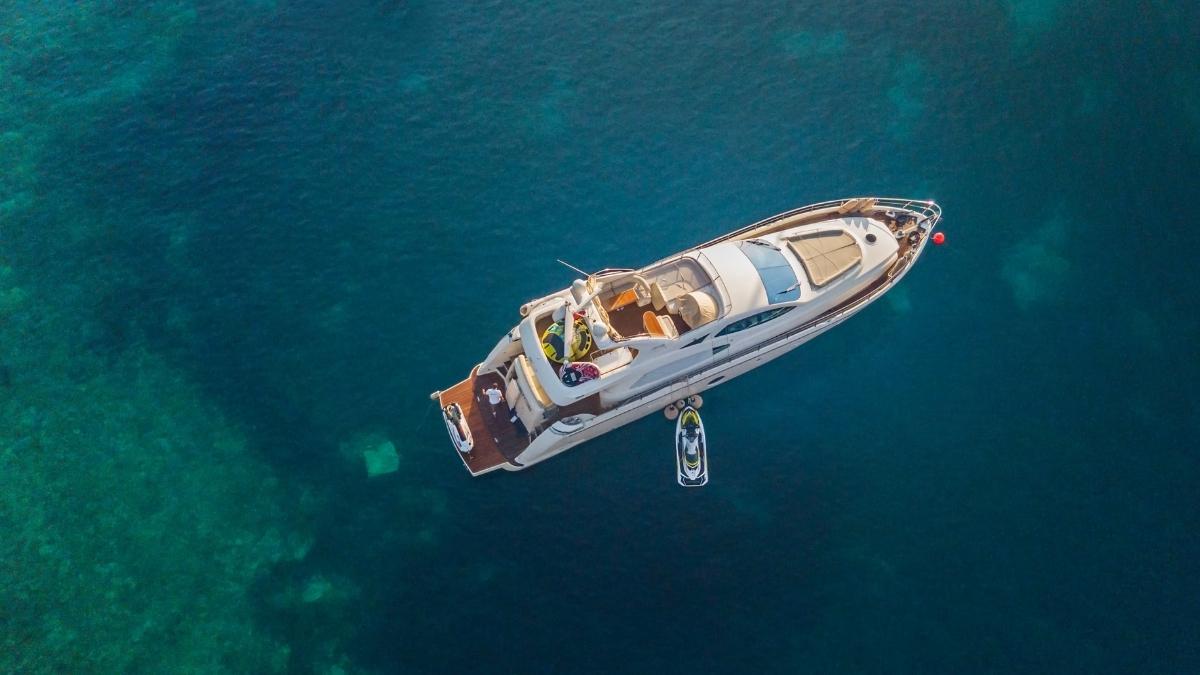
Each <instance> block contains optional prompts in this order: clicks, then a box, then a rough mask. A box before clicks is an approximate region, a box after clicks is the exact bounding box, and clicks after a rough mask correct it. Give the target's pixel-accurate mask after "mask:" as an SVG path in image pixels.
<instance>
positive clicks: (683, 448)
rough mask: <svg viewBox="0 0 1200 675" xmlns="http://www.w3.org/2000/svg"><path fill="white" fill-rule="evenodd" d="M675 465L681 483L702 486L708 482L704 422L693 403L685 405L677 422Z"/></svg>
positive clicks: (687, 485)
mask: <svg viewBox="0 0 1200 675" xmlns="http://www.w3.org/2000/svg"><path fill="white" fill-rule="evenodd" d="M675 465H676V468H677V469H678V471H679V484H680V485H682V486H684V487H700V486H701V485H704V484H706V483H708V448H707V446H706V444H705V440H704V422H701V421H700V413H698V412H696V409H695V408H693V407H692V406H691V405H687V406H684V408H683V410H682V411H680V413H679V417H678V418H677V419H676V422H675Z"/></svg>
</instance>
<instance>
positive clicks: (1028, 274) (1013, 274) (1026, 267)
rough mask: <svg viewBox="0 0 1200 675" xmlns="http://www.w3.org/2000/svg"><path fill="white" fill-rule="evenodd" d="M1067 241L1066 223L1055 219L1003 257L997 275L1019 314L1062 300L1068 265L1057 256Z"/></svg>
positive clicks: (1062, 257) (1063, 219)
mask: <svg viewBox="0 0 1200 675" xmlns="http://www.w3.org/2000/svg"><path fill="white" fill-rule="evenodd" d="M1066 239H1067V221H1066V219H1065V218H1063V217H1061V216H1055V217H1053V218H1051V219H1050V220H1048V221H1046V223H1045V224H1044V225H1042V226H1041V227H1040V228H1038V229H1037V230H1036V231H1034V232H1033V233H1032V235H1031V236H1029V237H1027V238H1025V239H1024V240H1021V241H1019V242H1018V243H1017V244H1016V245H1014V246H1013V247H1012V248H1011V249H1010V250H1009V251H1008V253H1007V254H1006V255H1005V256H1004V263H1003V266H1002V268H1001V272H1000V273H1001V276H1003V277H1004V280H1005V282H1007V283H1008V285H1009V288H1010V289H1011V290H1012V294H1013V301H1014V302H1016V303H1017V306H1018V307H1020V308H1021V309H1022V310H1028V309H1030V308H1032V307H1034V306H1035V305H1038V304H1043V303H1053V302H1057V301H1059V300H1061V299H1062V295H1063V293H1064V291H1065V289H1066V285H1067V279H1068V277H1069V276H1070V272H1071V261H1070V260H1068V259H1067V258H1065V257H1064V256H1063V255H1062V254H1061V253H1060V252H1059V251H1061V250H1062V249H1063V248H1064V247H1065V245H1066Z"/></svg>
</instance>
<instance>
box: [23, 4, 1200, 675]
mask: <svg viewBox="0 0 1200 675" xmlns="http://www.w3.org/2000/svg"><path fill="white" fill-rule="evenodd" d="M56 11H59V12H61V16H60V15H58V14H55V12H56ZM74 11H77V10H74V9H72V8H69V7H63V8H60V10H51V9H46V8H44V7H43V8H31V7H25V6H21V7H16V8H12V9H6V10H3V12H5V13H7V15H8V17H9V18H10V19H12V18H13V17H15V16H17V15H21V16H25V17H26V20H30V21H31V19H28V17H29V16H30V15H33V16H36V17H40V18H39V19H38V20H39V21H42V22H44V23H41V24H36V25H34V24H28V25H26V24H15V23H13V24H10V25H13V26H17V27H15V28H10V29H8V30H9V35H10V41H11V38H12V36H15V37H16V39H17V43H16V44H17V48H18V50H25V52H22V53H20V54H17V56H10V57H8V58H10V61H11V62H9V63H8V66H7V67H8V68H9V71H10V72H13V73H18V74H19V75H20V78H14V79H11V80H10V83H11V85H10V86H11V87H12V89H11V90H10V91H9V92H8V93H7V94H6V99H5V100H6V101H7V103H6V105H7V108H6V110H5V112H4V116H2V117H0V120H4V121H5V123H6V124H7V125H8V126H9V127H10V128H11V129H13V130H14V132H19V136H18V137H17V138H15V139H13V138H11V137H10V138H9V140H8V141H7V146H6V147H10V148H14V147H15V148H21V149H22V150H21V152H19V153H17V152H16V151H13V154H12V156H14V157H17V156H19V157H21V158H23V159H21V160H20V162H21V163H20V167H21V168H22V172H23V173H21V172H17V171H16V170H15V169H11V168H10V170H9V178H8V179H7V180H8V181H9V182H8V183H6V184H5V185H6V186H7V187H6V188H5V189H6V190H8V191H9V192H10V193H12V194H17V195H18V196H21V195H24V196H23V197H21V200H19V201H12V202H11V203H10V204H11V210H10V211H8V212H6V215H5V217H6V218H7V219H8V220H7V221H6V222H5V223H4V226H5V227H6V228H8V229H7V231H6V233H5V234H6V237H7V240H8V244H7V245H8V247H9V250H8V252H7V253H6V255H7V256H8V258H9V259H10V262H9V263H8V264H11V266H12V268H13V269H14V270H15V272H14V274H18V275H23V276H22V278H24V279H26V281H25V282H24V283H26V285H28V286H29V287H31V288H32V287H37V286H38V285H39V284H40V285H41V286H42V287H45V288H52V289H58V290H56V291H54V292H53V293H49V294H48V295H51V296H53V297H55V298H58V300H57V301H60V302H61V303H63V306H64V307H68V308H69V309H68V310H64V311H70V312H73V313H74V314H76V315H78V316H80V317H83V318H81V319H80V321H82V322H84V323H83V324H82V325H84V326H85V328H82V329H80V330H81V331H82V334H81V335H73V336H68V335H66V334H64V336H63V338H62V339H63V340H64V344H66V343H67V341H69V340H74V342H70V344H84V345H86V348H87V349H88V350H90V351H91V352H93V353H95V354H97V355H99V356H97V358H101V359H109V360H110V361H111V362H119V359H120V358H121V357H120V355H121V354H123V353H125V352H126V351H127V350H130V349H133V348H136V349H139V350H145V351H148V352H149V353H152V354H154V355H156V356H157V357H158V358H161V359H163V360H164V361H165V362H166V363H168V364H169V367H170V368H172V369H174V370H173V371H172V372H177V373H180V376H179V377H180V378H181V379H182V381H186V382H188V383H189V385H188V386H195V387H196V388H197V390H198V391H199V392H201V395H202V397H203V398H204V400H206V401H208V402H210V403H211V404H212V405H213V406H214V408H215V409H216V410H219V411H220V414H221V415H222V416H223V419H225V420H227V421H228V423H229V424H232V425H234V426H235V427H236V428H237V429H238V430H239V432H240V433H242V434H244V436H245V438H246V448H245V456H246V457H245V460H246V462H256V463H259V464H258V465H261V466H262V467H263V469H262V470H263V471H264V472H266V473H269V475H270V476H271V478H270V479H269V480H270V481H272V482H271V483H270V484H271V485H272V486H276V487H278V492H279V493H280V494H281V495H282V496H280V497H278V504H280V510H279V513H278V514H277V515H276V516H272V517H271V518H270V519H265V520H267V521H268V522H266V523H263V524H259V525H256V526H255V527H259V528H260V529H261V530H265V529H268V528H269V529H270V531H272V532H276V533H279V532H282V533H285V536H286V533H289V532H302V533H304V536H305V537H308V538H309V539H310V540H311V542H312V545H311V549H310V550H307V551H306V552H304V553H303V554H302V555H298V556H293V557H291V558H286V559H280V560H273V561H271V562H270V564H264V565H262V566H261V568H259V569H256V571H255V572H254V574H253V575H252V578H253V583H251V584H249V585H248V586H247V587H246V588H245V589H244V592H239V593H238V595H237V596H236V597H237V598H238V602H240V603H242V605H244V609H245V613H246V614H247V615H249V616H251V617H252V620H251V621H250V622H249V624H247V625H248V626H249V630H252V631H254V632H255V633H256V634H260V635H262V636H264V639H265V640H270V641H273V642H274V643H276V644H279V645H284V646H286V648H287V652H286V654H285V656H284V657H280V658H278V659H276V660H275V661H274V662H272V665H271V667H273V668H276V669H285V670H290V671H293V672H313V671H316V672H336V671H332V670H330V669H331V668H335V667H336V668H341V669H342V670H343V671H344V672H418V673H453V672H495V673H582V672H597V673H612V672H662V673H668V672H670V673H675V672H817V673H828V672H881V673H897V672H913V673H931V672H947V673H963V672H1014V671H1028V672H1087V673H1092V672H1157V673H1184V672H1195V671H1196V670H1197V669H1198V668H1200V641H1198V640H1197V636H1198V635H1200V607H1198V605H1197V598H1200V582H1198V581H1197V578H1198V577H1197V573H1198V572H1200V541H1198V535H1197V532H1198V528H1200V508H1198V504H1200V502H1198V500H1197V498H1196V495H1197V488H1198V487H1200V485H1198V478H1200V462H1198V460H1197V456H1196V451H1197V441H1198V439H1200V408H1198V407H1197V403H1196V400H1197V399H1196V397H1195V395H1194V392H1193V388H1194V383H1195V382H1196V381H1197V378H1198V377H1200V367H1198V364H1200V359H1198V358H1197V356H1198V354H1197V349H1196V346H1195V345H1196V340H1197V338H1200V331H1198V318H1197V317H1198V316H1200V313H1198V311H1197V310H1198V306H1197V305H1198V303H1197V300H1196V297H1195V294H1194V292H1193V291H1194V288H1195V287H1196V282H1197V274H1196V265H1195V261H1194V256H1193V255H1192V251H1191V246H1192V243H1193V239H1194V238H1193V237H1192V236H1191V234H1192V231H1193V228H1192V223H1191V221H1192V211H1191V209H1189V208H1188V204H1189V201H1190V200H1191V198H1192V197H1194V196H1195V194H1196V187H1197V182H1196V181H1197V176H1198V175H1200V106H1198V104H1197V102H1196V101H1197V100H1198V99H1197V96H1200V69H1198V67H1197V64H1200V48H1198V47H1197V45H1198V44H1200V40H1198V38H1200V13H1198V12H1197V10H1196V7H1194V6H1191V5H1187V4H1186V3H1174V4H1172V3H1153V4H1147V3H1133V2H1114V3H1102V4H1085V3H1071V2H1057V1H1055V0H1041V1H1032V0H1029V1H1025V0H1022V1H1017V2H995V3H992V2H988V3H975V4H971V5H969V6H968V5H964V4H962V3H956V2H934V3H926V4H924V5H922V6H921V7H913V6H910V5H909V4H907V3H886V2H878V1H870V2H859V3H853V4H846V3H838V2H802V3H794V4H790V5H785V4H780V3H767V2H749V3H745V2H744V3H736V4H734V3H717V2H692V3H652V4H646V5H639V6H636V7H633V6H628V7H626V6H621V7H618V6H609V5H603V4H595V3H575V2H553V3H541V4H539V5H537V6H518V5H512V4H509V3H469V4H463V3H452V2H414V3H400V2H356V3H354V2H352V3H345V2H342V3H334V2H303V1H301V2H286V1H281V2H278V3H275V4H270V3H262V4H260V5H256V6H248V7H244V6H241V5H238V6H234V5H232V4H224V3H211V2H197V3H195V4H194V5H192V4H191V3H175V2H165V1H164V2H155V3H151V4H149V5H146V6H145V7H142V8H139V9H130V8H123V7H122V6H121V5H119V4H115V5H112V6H104V7H103V8H102V9H100V10H96V12H95V15H96V16H93V17H92V18H91V23H86V24H85V27H84V28H80V27H79V25H77V24H76V23H72V21H78V20H77V19H71V18H70V16H71V12H74ZM96 17H100V18H96ZM14 20H15V19H14ZM20 26H25V27H24V28H22V27H20ZM37 35H49V36H52V37H53V39H55V40H59V42H53V40H51V42H53V44H52V45H51V46H49V47H46V46H41V47H36V49H42V50H44V53H43V52H37V53H33V50H35V45H36V44H41V43H40V42H38V41H37V40H35V39H33V38H32V37H31V36H37ZM47 39H48V40H49V39H50V38H47ZM18 57H19V58H18ZM122 83H124V84H122ZM22 125H24V126H22ZM16 161H17V160H12V161H10V165H11V166H17V164H15V163H14V162H16ZM14 176H15V177H14ZM22 176H23V177H22ZM30 176H32V177H30ZM18 179H19V180H18ZM21 181H24V182H21ZM858 194H878V195H888V196H904V197H916V198H933V199H937V200H938V201H939V203H941V204H942V206H943V208H944V209H945V213H946V218H945V221H944V226H943V228H944V231H945V232H946V234H947V237H948V245H947V246H945V247H943V248H940V249H933V250H930V251H928V252H927V253H926V254H925V256H923V259H922V260H921V261H920V263H919V265H918V266H917V267H916V268H915V269H914V270H913V271H912V273H911V274H910V275H909V276H907V277H906V279H905V280H904V282H903V284H902V285H901V287H900V288H898V289H897V290H895V291H893V292H892V293H891V294H889V296H888V297H886V298H885V299H884V300H882V301H880V302H878V303H876V304H875V305H873V306H871V307H870V308H869V309H868V310H866V311H864V312H863V313H862V314H860V315H858V316H857V317H856V318H855V319H853V320H852V321H851V322H849V323H847V324H845V325H843V326H841V327H839V328H838V329H836V330H835V331H833V332H831V333H829V334H827V335H826V336H824V337H822V338H820V339H818V340H816V341H814V342H812V343H810V344H808V345H806V346H804V347H803V348H802V349H800V350H798V351H797V352H794V353H793V354H791V355H789V356H787V357H785V358H783V359H780V360H779V361H776V362H774V363H772V364H771V366H770V367H769V368H765V369H763V370H761V371H756V372H754V373H752V374H749V375H747V376H745V377H742V378H739V379H737V380H735V381H732V382H730V383H728V384H725V385H722V386H721V387H719V388H718V389H716V390H713V391H712V392H711V393H710V394H708V395H706V406H705V410H704V412H705V421H706V426H707V428H708V430H709V433H710V436H711V441H710V442H711V446H712V451H711V462H712V482H711V483H710V485H709V486H708V487H706V488H704V489H703V490H688V491H685V490H682V489H680V488H679V487H678V486H677V485H675V482H674V476H673V471H674V465H673V463H672V458H671V451H670V445H669V444H670V433H671V430H670V428H669V426H668V425H667V424H666V423H665V422H664V421H663V420H661V419H660V418H658V417H657V416H654V417H649V418H646V419H644V420H642V421H640V422H637V423H636V424H633V425H630V426H627V427H625V428H622V429H620V430H618V431H616V432H614V433H612V434H610V435H608V436H606V437H604V438H603V439H601V440H598V441H595V442H591V443H589V444H587V445H585V446H582V447H580V448H578V449H576V450H573V451H572V452H570V453H567V454H565V455H563V456H561V457H559V458H556V459H554V460H552V461H550V462H548V463H546V464H543V465H539V466H538V467H537V468H536V469H533V470H531V471H527V472H523V473H520V474H503V475H491V476H488V477H485V478H481V479H475V480H472V479H470V478H469V477H468V476H467V474H466V472H465V471H463V469H462V466H461V464H460V462H459V461H458V459H457V458H456V457H455V456H454V453H453V451H452V449H451V448H450V445H449V444H448V443H447V442H446V439H445V434H444V431H443V430H442V429H441V426H440V423H439V422H438V420H437V419H436V416H434V415H428V406H429V403H428V400H427V394H428V393H429V392H430V391H432V390H434V389H439V388H444V387H446V386H448V385H450V384H452V383H454V382H457V381H458V380H460V379H461V378H462V377H464V376H465V375H466V373H467V372H468V371H469V369H470V368H471V366H472V365H473V364H475V363H477V362H478V361H479V360H481V359H482V358H483V356H484V355H485V354H486V353H487V350H488V349H490V348H491V346H492V345H493V344H494V343H495V341H496V339H497V338H498V337H499V336H500V335H502V334H503V333H504V331H506V330H507V329H508V328H510V327H511V325H512V324H513V323H515V321H516V320H517V318H518V317H517V313H516V308H517V307H518V306H519V305H520V304H521V303H522V302H524V301H526V300H528V299H530V298H532V297H537V296H540V295H542V294H544V293H547V292H550V291H552V290H555V289H557V288H561V287H562V286H564V285H566V284H567V283H569V281H570V279H571V278H572V275H571V273H570V272H569V271H568V270H566V269H565V268H562V267H561V266H559V265H558V264H557V263H555V262H554V259H555V258H563V259H566V260H569V261H570V262H571V263H573V264H575V265H577V266H580V267H582V268H585V269H596V268H600V267H605V266H631V267H633V266H640V265H641V264H644V263H646V262H649V261H651V260H653V259H656V258H659V257H661V256H664V255H667V254H669V253H671V252H673V251H676V250H678V249H681V248H684V247H687V246H690V245H693V244H696V243H698V242H701V241H704V240H707V239H709V238H711V237H713V236H715V235H717V234H720V233H722V232H724V231H727V230H730V229H733V228H735V227H737V226H740V225H744V224H746V223H748V222H751V221H753V220H757V219H759V218H762V217H765V216H768V215H771V214H773V213H776V212H779V211H782V210H785V209H788V208H792V207H795V206H798V205H802V204H806V203H810V202H816V201H822V200H826V199H831V198H837V197H842V196H850V195H858ZM14 200H15V198H14ZM0 201H3V200H0ZM64 242H66V243H64ZM28 311H33V310H28ZM0 374H2V373H0ZM18 380H19V378H18ZM12 395H13V396H16V395H17V394H12ZM363 431H372V432H376V433H381V434H383V435H386V436H387V437H388V438H390V439H391V440H392V441H393V442H394V443H395V445H396V447H397V448H398V450H399V454H400V456H401V469H400V471H399V472H397V473H395V474H391V475H388V476H384V477H377V478H373V479H370V480H367V479H366V478H365V477H364V475H363V469H362V465H361V463H360V462H358V461H357V460H356V458H355V457H354V456H353V454H352V453H351V454H350V455H349V456H348V455H347V452H346V451H345V450H344V448H343V449H339V448H340V447H342V445H343V444H344V443H346V441H347V439H349V438H352V437H353V436H354V435H355V434H357V433H360V432H363ZM146 451H147V452H150V451H152V450H146ZM234 461H235V462H236V461H238V460H237V459H236V458H235V459H234ZM111 470H112V471H117V470H118V469H116V468H113V469H111ZM179 480H184V479H183V478H180V479H179ZM264 480H267V479H264ZM214 489H217V488H214ZM273 489H274V488H273ZM197 517H198V518H204V517H206V516H204V515H203V514H201V515H198V516H197ZM229 517H230V518H232V516H229ZM213 518H214V520H213V522H214V523H217V525H214V527H219V526H220V523H222V522H225V521H222V520H219V519H216V517H215V516H214V517H213ZM238 522H240V521H238ZM253 532H254V530H251V534H249V535H246V536H250V537H253V536H259V535H258V534H253ZM260 534H261V533H260ZM146 555H147V556H150V557H153V556H154V555H155V554H154V553H153V552H152V551H150V552H147V553H146ZM162 564H163V565H167V566H169V564H170V563H169V561H164V562H163V563H162ZM313 580H324V581H328V582H329V583H330V584H331V585H332V587H333V588H334V589H335V590H334V591H330V592H329V593H325V594H323V595H322V594H320V593H316V592H315V591H314V594H316V595H319V596H321V597H318V598H317V599H315V600H311V599H310V600H301V601H297V600H296V597H297V596H299V595H304V594H305V593H304V590H305V589H309V588H315V587H313V586H312V583H314V582H313ZM56 583H60V582H56ZM208 592H210V590H209V587H208V584H207V583H205V580H204V578H203V577H198V578H197V579H196V581H195V585H194V593H196V594H198V595H200V596H203V595H204V594H205V593H208ZM289 594H290V595H289ZM281 598H284V599H283V600H281ZM286 598H291V600H287V599H286ZM190 620H191V618H190V617H189V615H187V614H186V613H185V614H184V615H181V616H179V617H178V619H177V621H178V622H180V625H186V624H187V622H188V621H190ZM66 621H67V623H70V621H69V619H68V620H66ZM176 630H179V631H183V630H185V629H183V628H178V629H176ZM76 631H77V633H78V635H79V638H78V639H80V640H85V641H86V640H87V639H88V632H87V629H86V628H79V627H76ZM29 639H30V640H37V639H40V638H29ZM28 644H36V642H30V643H28ZM165 644H167V645H168V647H169V648H168V649H166V651H165V652H164V651H155V652H154V656H148V657H146V659H147V660H146V661H145V662H142V663H140V664H137V663H135V667H143V668H145V669H147V671H154V670H158V671H161V670H162V669H164V668H169V667H170V665H171V661H172V652H171V651H170V650H171V649H179V650H185V649H193V650H195V649H200V650H207V652H211V653H212V654H213V655H215V656H214V657H213V659H214V660H213V662H214V663H220V664H223V665H222V666H221V667H224V668H228V669H230V670H233V671H237V670H245V669H258V668H260V667H262V668H265V667H266V666H264V665H263V664H262V663H259V662H254V663H253V665H247V663H246V662H243V661H239V657H238V655H237V654H229V653H223V652H222V651H221V647H220V646H219V645H218V644H209V645H205V646H203V647H196V646H195V645H194V644H192V643H187V644H183V642H182V641H179V642H178V643H177V642H176V641H172V639H167V641H166V643H165ZM144 648H145V647H143V646H139V644H138V643H137V642H136V641H133V642H131V643H130V645H129V646H128V649H130V650H132V651H133V652H137V651H138V650H139V649H144ZM65 663H66V668H67V669H68V670H79V669H83V670H87V669H89V668H97V669H102V667H101V666H97V665H96V662H95V661H89V659H88V657H86V656H79V657H73V658H70V659H66V660H65Z"/></svg>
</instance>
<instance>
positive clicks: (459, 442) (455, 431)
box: [442, 403, 475, 453]
mask: <svg viewBox="0 0 1200 675" xmlns="http://www.w3.org/2000/svg"><path fill="white" fill-rule="evenodd" d="M442 419H444V420H446V431H449V432H450V441H451V442H453V443H454V447H455V448H457V449H458V451H459V452H463V453H467V452H470V451H471V448H473V447H475V441H474V439H472V438H471V428H470V427H468V426H467V420H466V418H465V417H463V411H462V407H461V406H459V405H458V404H457V403H451V404H450V405H448V406H446V407H445V408H442Z"/></svg>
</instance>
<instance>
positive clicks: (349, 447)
mask: <svg viewBox="0 0 1200 675" xmlns="http://www.w3.org/2000/svg"><path fill="white" fill-rule="evenodd" d="M341 452H342V456H344V457H346V458H347V459H355V460H357V458H358V457H362V460H363V463H364V464H365V465H366V467H367V477H368V478H373V477H375V476H381V475H383V474H388V473H394V472H395V471H397V470H399V469H400V454H399V453H397V452H396V446H395V444H393V443H392V442H391V441H389V440H388V439H387V437H385V436H383V435H382V434H377V433H365V434H358V435H356V436H354V437H353V438H351V439H350V440H349V441H346V442H344V443H342V445H341Z"/></svg>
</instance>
